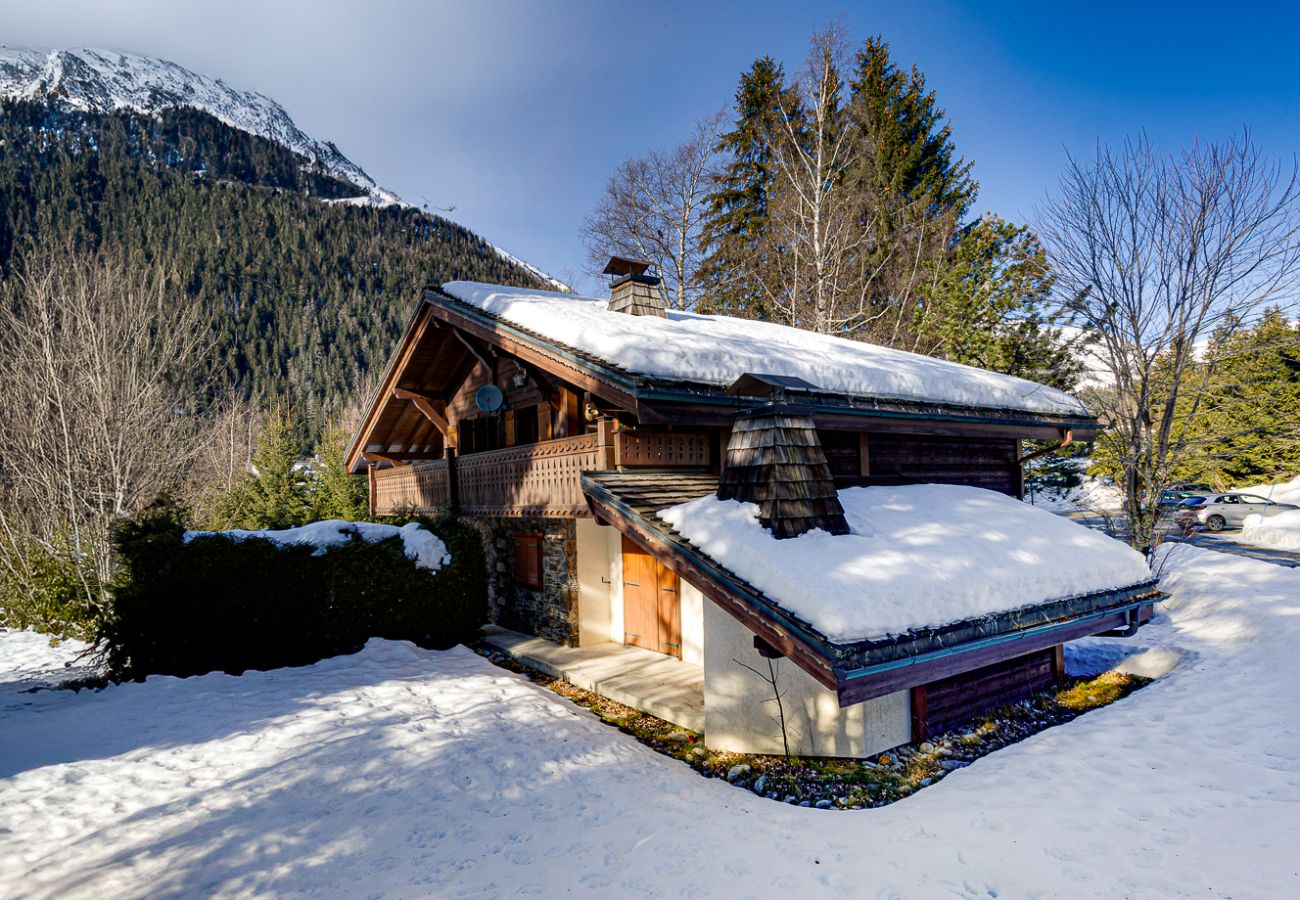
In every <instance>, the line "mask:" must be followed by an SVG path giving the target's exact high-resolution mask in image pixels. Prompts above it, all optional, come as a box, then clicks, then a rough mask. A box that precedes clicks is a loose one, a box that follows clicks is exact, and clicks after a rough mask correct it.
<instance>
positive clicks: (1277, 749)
mask: <svg viewBox="0 0 1300 900" xmlns="http://www.w3.org/2000/svg"><path fill="white" fill-rule="evenodd" d="M1175 552H1176V559H1175V564H1174V565H1173V566H1172V567H1171V574H1170V577H1169V579H1168V582H1167V587H1169V588H1170V589H1172V590H1173V592H1174V596H1173V598H1172V600H1171V601H1169V602H1168V603H1167V604H1166V605H1165V609H1164V612H1163V613H1162V614H1161V615H1160V616H1159V617H1158V619H1157V620H1156V622H1154V623H1153V624H1152V625H1150V626H1148V627H1147V628H1144V629H1143V631H1142V632H1141V633H1140V635H1139V637H1138V638H1135V639H1133V640H1131V641H1127V642H1124V641H1101V640H1098V639H1093V640H1091V641H1089V642H1087V644H1086V645H1084V647H1083V648H1082V650H1083V652H1081V653H1077V654H1072V659H1071V665H1072V666H1075V667H1077V666H1079V665H1087V666H1091V667H1093V668H1095V667H1097V666H1105V665H1109V664H1114V663H1116V662H1120V661H1121V659H1122V658H1123V657H1127V656H1130V655H1131V654H1133V653H1134V652H1136V651H1145V652H1144V653H1143V655H1142V656H1141V657H1140V658H1139V660H1137V661H1136V662H1135V663H1130V665H1141V666H1145V667H1147V668H1148V670H1149V671H1152V672H1155V673H1157V674H1158V673H1159V672H1160V671H1162V670H1167V674H1165V675H1164V677H1162V678H1160V679H1159V680H1158V681H1156V682H1155V683H1154V684H1153V685H1151V686H1150V687H1148V688H1146V689H1145V690H1142V691H1139V692H1138V693H1136V694H1134V695H1133V696H1132V697H1130V698H1128V699H1126V700H1123V701H1120V702H1119V703H1116V704H1115V705H1113V706H1111V707H1108V708H1106V709H1102V710H1099V711H1096V712H1093V713H1089V714H1088V715H1086V716H1083V717H1082V718H1080V719H1078V720H1076V721H1074V722H1071V723H1069V724H1067V725H1064V726H1061V727H1058V728H1053V729H1049V730H1047V731H1045V732H1042V733H1041V734H1038V735H1036V736H1035V737H1033V738H1031V739H1029V740H1027V741H1025V742H1023V743H1022V744H1018V745H1016V746H1014V747H1010V748H1008V749H1006V750H1003V751H1000V752H998V753H995V754H992V755H991V756H988V757H986V758H984V759H981V760H979V761H977V762H976V763H975V764H974V765H972V766H970V767H969V768H966V769H962V770H959V771H957V772H954V773H953V774H951V775H950V776H948V777H947V778H946V779H944V780H943V781H941V782H939V783H938V784H937V785H935V786H933V787H930V788H928V789H926V790H924V791H922V792H920V793H919V794H917V795H916V796H914V797H912V798H909V799H907V800H904V801H902V802H900V803H897V804H894V805H893V806H890V807H886V808H883V809H877V810H864V811H861V812H831V811H819V810H812V809H800V808H795V807H788V806H784V805H781V804H776V803H773V802H771V801H768V800H763V799H761V798H759V797H756V796H754V795H752V794H749V793H746V792H744V791H741V790H738V789H735V788H732V787H730V786H728V785H726V784H724V783H721V782H718V781H709V780H705V779H702V778H701V777H700V776H698V775H696V774H695V773H694V772H692V771H691V770H689V769H687V768H686V767H685V766H683V765H681V764H680V763H676V762H673V761H670V760H668V759H666V758H664V757H661V756H658V755H656V754H655V753H653V752H651V751H650V750H648V749H646V748H645V747H643V746H641V745H640V744H638V743H636V742H635V741H634V740H632V739H631V738H630V737H627V736H625V735H623V734H620V733H619V732H618V731H616V730H614V729H612V728H609V727H607V726H605V725H602V724H601V723H599V722H598V721H597V720H596V719H595V718H594V717H593V716H592V715H590V714H589V713H587V712H585V711H582V710H580V709H578V708H576V707H574V706H572V705H571V704H569V703H567V702H566V701H564V700H562V699H560V698H558V697H557V696H555V695H554V694H551V693H549V692H547V691H545V690H543V689H541V688H538V687H536V686H533V685H531V684H529V683H528V682H527V681H525V680H523V679H522V678H520V677H517V676H514V675H511V674H509V673H507V672H505V671H503V670H500V669H497V668H494V667H492V666H491V665H490V664H488V663H487V662H486V661H484V660H482V659H480V658H478V657H476V656H474V655H473V654H471V653H470V652H469V651H466V650H463V649H456V650H452V651H448V652H445V653H431V652H425V651H421V650H418V649H416V648H414V647H412V646H410V645H408V644H402V643H389V642H382V641H375V642H372V643H371V644H370V645H369V646H368V647H367V648H366V649H365V650H364V651H363V652H361V653H359V654H357V655H355V656H351V657H339V658H336V659H332V660H328V661H326V662H323V663H320V664H318V665H315V666H310V667H306V668H301V669H283V670H279V671H276V672H270V673H250V674H247V675H244V676H242V677H231V676H227V675H210V676H204V677H200V678H191V679H186V680H179V679H173V678H153V679H150V680H149V681H148V682H147V683H144V684H131V685H124V686H120V687H114V688H110V689H108V690H105V691H102V692H98V693H91V692H84V691H83V692H82V693H80V694H73V693H71V692H41V693H37V694H33V695H25V696H26V697H27V699H26V701H25V702H24V703H23V704H22V705H21V706H17V707H5V708H3V709H0V835H3V844H4V847H5V852H4V853H3V854H0V893H2V894H6V895H8V896H18V895H23V896H37V897H55V896H58V897H67V896H72V897H95V898H104V897H118V896H127V895H142V894H146V893H147V894H150V895H159V896H181V895H185V896H195V895H207V894H211V893H214V892H220V893H223V894H262V895H274V894H295V895H302V894H311V895H322V896H402V897H410V896H420V895H428V894H440V895H448V894H450V895H471V896H473V895H477V896H500V895H505V894H515V893H522V894H544V895H561V894H567V893H573V894H580V895H589V896H602V897H603V896H610V895H630V896H647V895H652V894H659V895H672V896H677V895H687V896H704V895H725V896H755V897H759V896H771V895H773V894H775V893H788V894H793V895H796V896H814V895H836V894H840V895H847V896H856V897H861V896H909V897H910V896H924V897H938V896H965V897H970V896H979V897H988V896H1002V897H1007V896H1011V897H1022V896H1031V895H1033V896H1046V895H1050V896H1072V897H1090V896H1128V897H1139V896H1140V897H1149V896H1188V897H1220V896H1229V895H1231V896H1236V897H1270V896H1273V897H1287V896H1290V897H1294V896H1297V895H1300V874H1298V870H1300V863H1298V862H1297V854H1296V848H1297V847H1300V752H1298V751H1297V747H1300V734H1298V733H1297V732H1298V730H1300V655H1297V654H1296V653H1295V652H1294V647H1295V644H1296V641H1297V639H1300V572H1296V571H1293V570H1290V569H1285V568H1282V567H1279V566H1272V565H1268V564H1266V563H1260V562H1255V561H1252V560H1247V559H1241V558H1238V557H1230V556H1226V555H1223V554H1218V553H1213V552H1209V551H1201V550H1195V549H1192V548H1178V549H1177V550H1176V551H1175ZM10 638H12V634H10V635H5V636H4V638H3V640H0V654H4V653H5V652H6V651H5V650H4V649H3V648H4V647H5V646H7V645H8V643H9V640H10ZM1171 666H1172V668H1170V667H1171Z"/></svg>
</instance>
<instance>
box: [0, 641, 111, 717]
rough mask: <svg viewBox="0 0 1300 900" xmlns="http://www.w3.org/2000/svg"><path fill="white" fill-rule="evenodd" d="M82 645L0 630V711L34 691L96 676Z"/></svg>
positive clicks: (85, 648) (85, 646) (77, 642)
mask: <svg viewBox="0 0 1300 900" xmlns="http://www.w3.org/2000/svg"><path fill="white" fill-rule="evenodd" d="M89 649H90V647H89V645H87V644H83V643H82V642H81V641H74V640H64V641H59V642H58V643H57V644H55V645H51V641H50V638H49V637H48V636H47V635H44V634H37V633H36V632H35V631H14V630H11V629H7V628H0V710H3V709H4V708H6V707H7V706H8V705H9V704H11V703H18V702H20V701H21V700H22V699H23V698H22V697H21V696H18V697H15V696H13V695H27V694H30V692H32V691H33V690H37V689H40V688H48V687H53V686H56V685H59V684H63V683H65V682H69V681H79V680H81V679H85V678H90V677H93V676H94V675H96V674H97V673H98V670H97V669H95V667H94V666H93V664H92V663H91V661H90V659H89V656H88V654H87V652H86V651H88V650H89Z"/></svg>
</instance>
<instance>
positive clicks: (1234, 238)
mask: <svg viewBox="0 0 1300 900" xmlns="http://www.w3.org/2000/svg"><path fill="white" fill-rule="evenodd" d="M1297 176H1298V171H1297V168H1296V166H1295V165H1294V164H1292V165H1291V166H1282V165H1279V164H1277V163H1273V162H1270V161H1268V160H1266V159H1264V158H1263V157H1262V155H1261V153H1260V151H1259V150H1258V149H1257V148H1256V147H1255V146H1254V144H1253V143H1252V142H1251V140H1250V135H1249V134H1248V133H1244V134H1242V136H1241V137H1239V138H1235V139H1232V140H1228V141H1224V142H1221V143H1205V144H1202V143H1197V144H1193V145H1192V146H1191V147H1190V148H1188V149H1186V150H1183V151H1182V152H1180V153H1178V154H1176V155H1167V154H1164V153H1161V152H1159V151H1157V150H1156V149H1154V148H1153V147H1151V145H1150V144H1149V143H1148V142H1147V141H1146V140H1145V138H1143V139H1140V140H1137V141H1132V142H1128V143H1126V144H1125V145H1124V146H1123V147H1122V148H1119V149H1118V150H1112V149H1111V148H1109V147H1099V148H1098V150H1097V153H1096V158H1095V159H1094V160H1092V161H1080V160H1078V159H1075V158H1073V157H1071V158H1070V160H1069V164H1068V166H1067V168H1066V171H1065V174H1064V175H1063V176H1062V178H1061V185H1060V193H1059V195H1058V196H1057V197H1055V198H1054V199H1053V200H1052V201H1051V202H1050V203H1049V204H1048V205H1047V207H1046V208H1045V210H1044V211H1043V213H1042V220H1043V228H1042V233H1043V235H1044V237H1045V238H1046V241H1047V243H1048V245H1049V248H1050V250H1051V255H1052V258H1053V261H1054V264H1055V267H1056V272H1057V276H1058V281H1057V287H1058V289H1059V290H1060V292H1061V296H1062V297H1063V304H1064V307H1065V309H1066V311H1067V312H1068V313H1069V314H1071V315H1072V316H1073V318H1074V320H1075V323H1076V324H1078V325H1080V326H1082V327H1083V328H1085V329H1086V330H1087V331H1089V332H1090V333H1091V334H1093V335H1095V336H1096V344H1095V348H1094V353H1095V354H1096V355H1097V356H1098V357H1099V358H1100V360H1101V361H1102V362H1103V364H1104V366H1105V368H1106V369H1108V370H1109V371H1110V374H1111V375H1112V377H1113V380H1114V388H1113V391H1109V392H1106V393H1104V394H1100V395H1099V397H1098V401H1097V402H1098V406H1099V408H1098V409H1097V410H1096V411H1097V412H1098V413H1100V414H1101V416H1102V419H1103V421H1104V423H1105V424H1106V426H1107V428H1108V436H1107V438H1106V439H1107V440H1108V441H1109V442H1110V444H1111V447H1112V448H1113V450H1114V452H1115V455H1116V457H1117V458H1118V460H1119V462H1120V465H1121V467H1122V470H1123V488H1124V494H1125V506H1126V513H1127V518H1128V520H1129V527H1130V542H1131V543H1132V544H1133V546H1134V547H1136V548H1138V549H1140V550H1143V551H1149V550H1150V548H1151V547H1152V545H1153V542H1154V535H1155V526H1156V512H1157V506H1156V504H1157V501H1158V499H1159V496H1160V490H1161V488H1162V487H1163V486H1164V485H1165V484H1167V483H1168V479H1169V473H1170V469H1171V467H1172V466H1173V464H1174V463H1175V462H1176V461H1177V460H1178V458H1179V456H1180V455H1181V454H1182V453H1183V452H1184V450H1185V449H1186V447H1187V442H1188V427H1189V425H1190V423H1191V422H1192V421H1194V420H1195V419H1196V413H1197V408H1198V406H1199V404H1200V403H1201V402H1202V398H1204V397H1205V396H1206V392H1207V386H1208V384H1209V380H1210V378H1211V377H1212V376H1213V374H1214V371H1215V367H1216V364H1217V363H1218V362H1219V360H1217V359H1216V358H1215V353H1217V352H1218V350H1217V349H1216V348H1218V347H1224V346H1227V345H1228V344H1229V342H1228V341H1226V340H1225V338H1227V337H1229V336H1231V335H1232V334H1233V333H1235V332H1236V331H1237V330H1239V329H1241V328H1243V327H1247V326H1249V325H1250V324H1252V323H1253V322H1254V321H1255V320H1256V319H1257V318H1258V317H1259V315H1260V313H1261V312H1262V311H1263V309H1264V308H1265V307H1267V306H1280V307H1282V308H1284V309H1288V310H1294V309H1295V307H1296V295H1295V291H1296V288H1297V281H1298V276H1300V182H1298V180H1297ZM1211 337H1215V338H1217V339H1216V340H1210V338H1211Z"/></svg>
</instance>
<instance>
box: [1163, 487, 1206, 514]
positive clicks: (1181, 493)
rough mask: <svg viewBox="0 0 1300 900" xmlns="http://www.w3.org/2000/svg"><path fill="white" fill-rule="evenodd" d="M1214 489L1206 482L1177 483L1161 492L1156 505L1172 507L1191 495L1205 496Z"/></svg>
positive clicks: (1164, 507) (1166, 507)
mask: <svg viewBox="0 0 1300 900" xmlns="http://www.w3.org/2000/svg"><path fill="white" fill-rule="evenodd" d="M1213 491H1214V488H1212V487H1209V486H1208V485H1204V484H1175V485H1171V486H1170V487H1167V488H1165V489H1164V490H1163V491H1161V492H1160V499H1159V500H1158V501H1156V505H1157V506H1158V507H1160V508H1161V509H1170V508H1172V507H1175V506H1177V505H1178V504H1180V503H1182V502H1183V501H1184V500H1186V499H1187V498H1189V497H1204V496H1205V495H1206V494H1210V493H1213Z"/></svg>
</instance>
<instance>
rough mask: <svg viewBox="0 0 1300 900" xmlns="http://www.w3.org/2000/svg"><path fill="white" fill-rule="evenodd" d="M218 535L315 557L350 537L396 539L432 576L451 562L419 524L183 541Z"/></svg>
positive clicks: (322, 526) (307, 528)
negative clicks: (302, 547) (304, 549)
mask: <svg viewBox="0 0 1300 900" xmlns="http://www.w3.org/2000/svg"><path fill="white" fill-rule="evenodd" d="M211 535H220V536H221V537H227V538H230V539H231V540H233V541H242V540H245V539H247V538H265V539H266V540H268V541H271V542H272V543H275V544H282V545H285V546H289V545H299V544H307V545H309V546H315V547H316V555H317V556H319V555H320V554H322V553H324V552H325V548H326V547H337V546H338V545H340V544H346V543H347V542H348V541H350V540H352V537H353V535H355V536H357V537H359V538H361V540H363V541H369V542H371V543H374V542H376V541H382V540H387V539H388V538H391V537H400V538H401V539H402V545H403V547H405V549H406V557H407V559H411V560H414V561H415V564H416V565H417V566H418V567H420V568H421V569H428V570H429V571H430V572H436V571H438V570H439V569H440V568H442V567H443V566H444V565H446V564H447V563H449V562H451V554H450V553H448V552H447V545H446V544H444V543H443V542H442V539H441V538H439V537H438V536H437V535H436V534H434V533H433V532H431V531H428V530H426V529H425V528H423V527H422V526H421V525H420V523H419V522H408V523H407V524H405V525H403V526H402V527H400V528H399V527H397V526H396V525H379V524H376V523H374V522H345V521H343V520H342V519H326V520H325V521H322V522H312V523H311V524H310V525H303V526H302V527H300V528H284V529H280V530H278V531H270V530H266V531H247V530H245V529H242V528H234V529H231V530H230V531H187V532H185V537H184V541H185V543H187V544H188V543H189V542H190V541H192V540H194V539H195V538H196V537H208V536H211Z"/></svg>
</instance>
